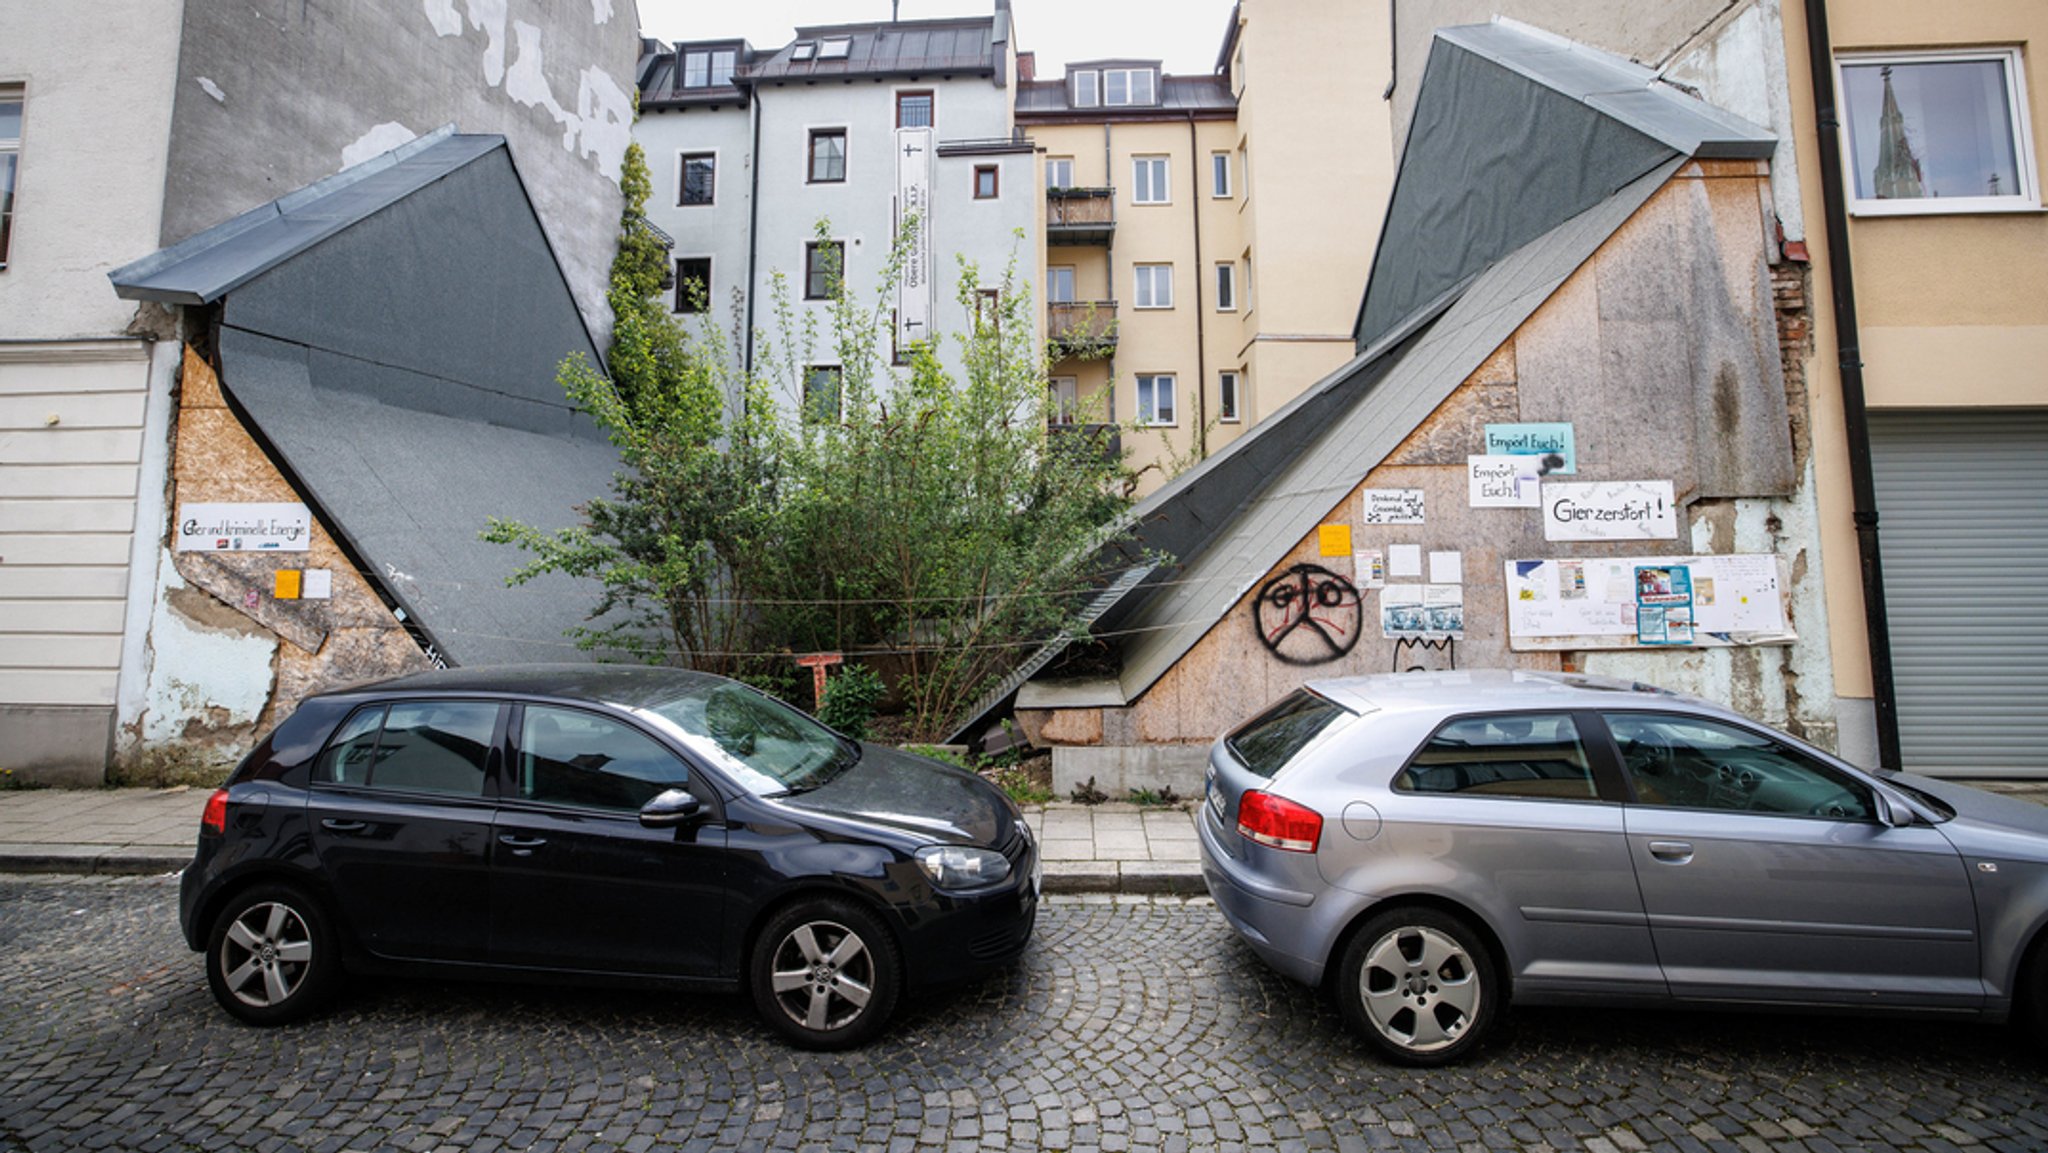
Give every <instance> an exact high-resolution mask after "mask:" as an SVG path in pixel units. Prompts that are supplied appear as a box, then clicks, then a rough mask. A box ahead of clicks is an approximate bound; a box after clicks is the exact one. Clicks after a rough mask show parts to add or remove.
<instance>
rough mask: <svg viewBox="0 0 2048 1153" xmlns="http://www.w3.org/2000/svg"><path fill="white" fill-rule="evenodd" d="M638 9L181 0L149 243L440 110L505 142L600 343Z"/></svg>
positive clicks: (348, 157) (370, 149)
mask: <svg viewBox="0 0 2048 1153" xmlns="http://www.w3.org/2000/svg"><path fill="white" fill-rule="evenodd" d="M636 24H637V18H636V15H635V10H634V6H633V5H632V4H613V3H593V4H585V3H548V2H546V0H460V2H458V0H350V2H348V3H340V2H337V0H313V2H307V0H188V2H187V3H186V4H185V16H184V30H183V44H182V49H181V52H180V54H179V57H178V78H177V98H176V112H175V115H174V118H173V120H172V124H171V138H170V165H169V176H168V179H167V181H166V185H165V194H164V215H163V232H162V238H161V242H162V243H163V244H165V245H169V244H174V243H176V242H178V241H180V240H183V239H184V238H186V237H188V236H191V235H192V234H193V233H196V232H199V231H201V230H203V229H205V228H209V227H211V226H213V225H215V224H218V223H220V222H221V221H223V220H226V219H228V218H230V217H232V216H234V215H235V214H237V213H240V212H245V211H247V210H248V209H251V208H254V207H256V206H257V205H260V204H263V203H266V202H268V201H270V200H273V199H275V198H277V197H279V196H282V195H284V194H285V193H287V192H290V191H292V190H293V189H296V188H300V187H302V186H304V185H307V184H310V183H312V182H313V181H315V180H318V179H319V178H321V177H323V176H327V175H331V174H332V173H334V172H337V171H339V170H341V169H342V168H344V167H347V166H348V165H349V164H351V163H354V162H355V161H358V160H363V159H367V158H368V157H369V156H373V155H375V154H376V153H378V152H381V151H383V150H385V149H388V148H391V147H394V146H396V145H397V144H400V143H403V142H404V141H405V140H408V139H411V138H412V137H413V136H417V135H420V134H423V133H426V132H429V131H431V130H433V129H435V128H438V127H440V126H441V125H443V124H445V123H448V122H450V121H453V122H454V123H455V124H456V125H457V127H458V128H460V129H461V130H462V131H464V132H491V133H499V134H502V135H504V136H505V137H506V138H507V139H508V140H509V141H510V142H511V145H512V153H513V156H514V158H515V159H516V161H517V163H518V164H519V166H520V170H521V174H522V175H523V177H524V178H525V181H526V186H527V190H528V194H529V195H530V196H531V197H532V198H533V201H534V207H535V208H536V209H537V210H538V211H539V213H540V218H541V222H542V224H543V226H544V227H545V228H546V229H547V233H548V236H549V239H550V241H551V242H552V244H553V245H554V249H555V252H556V255H557V256H558V257H559V258H560V259H561V261H562V264H563V268H564V271H565V272H566V273H567V275H568V279H569V283H570V285H571V286H572V288H573V290H574V292H575V294H576V300H577V304H578V306H579V307H580V308H581V309H582V312H583V315H584V317H585V318H586V320H587V321H588V322H589V323H590V324H591V327H592V328H593V330H595V331H596V332H597V333H598V341H597V343H598V345H599V347H603V346H604V344H605V337H604V334H605V333H606V332H608V331H609V329H610V317H609V314H608V311H607V309H606V307H605V303H604V289H605V282H606V279H607V275H608V271H609V268H610V264H611V258H612V252H613V248H614V245H615V237H616V235H617V231H618V221H619V210H620V207H621V205H622V203H623V202H622V200H621V198H620V193H619V187H618V178H619V165H620V162H621V160H622V159H623V158H624V156H625V151H626V145H627V143H628V142H629V141H630V139H631V130H632V119H633V101H632V93H633V70H634V65H635V62H636V60H637V59H638V55H639V49H640V40H639V29H638V28H637V26H636ZM145 252H147V248H143V249H140V250H138V251H136V252H133V253H131V254H129V257H130V258H131V259H132V258H133V257H135V256H141V255H143V254H144V253H145Z"/></svg>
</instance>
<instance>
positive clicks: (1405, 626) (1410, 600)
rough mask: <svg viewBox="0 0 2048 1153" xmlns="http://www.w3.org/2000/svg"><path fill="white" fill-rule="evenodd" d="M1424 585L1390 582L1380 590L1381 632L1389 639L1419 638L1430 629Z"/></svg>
mask: <svg viewBox="0 0 2048 1153" xmlns="http://www.w3.org/2000/svg"><path fill="white" fill-rule="evenodd" d="M1422 592H1423V589H1422V586H1421V585H1415V584H1390V585H1388V586H1387V587H1386V588H1384V589H1381V590H1380V632H1381V634H1382V635H1384V636H1385V637H1386V638H1387V639H1388V640H1390V641H1395V640H1401V639H1404V638H1419V637H1422V636H1423V635H1425V634H1426V633H1427V632H1428V631H1429V614H1428V611H1427V610H1426V609H1425V608H1424V607H1423V596H1422Z"/></svg>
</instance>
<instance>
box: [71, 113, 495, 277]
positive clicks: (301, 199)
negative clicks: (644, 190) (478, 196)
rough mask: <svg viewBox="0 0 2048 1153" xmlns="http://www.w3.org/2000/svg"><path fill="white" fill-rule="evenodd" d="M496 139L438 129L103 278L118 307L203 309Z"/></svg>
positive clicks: (472, 157)
mask: <svg viewBox="0 0 2048 1153" xmlns="http://www.w3.org/2000/svg"><path fill="white" fill-rule="evenodd" d="M503 147H505V138H504V137H503V136H496V135H461V134H457V133H456V132H455V130H454V127H453V126H452V125H451V126H444V127H442V128H439V129H437V130H435V131H433V132H431V133H428V134H427V135H425V136H422V137H420V138H419V139H417V140H413V141H409V142H408V143H406V144H404V145H401V146H399V147H398V148H394V149H392V150H391V151H389V152H386V153H384V154H382V155H381V156H376V157H372V158H371V159H369V160H365V161H363V162H362V163H360V164H356V165H352V166H350V167H348V168H345V169H343V170H342V171H340V172H338V173H336V174H334V175H333V176H329V177H327V178H326V179H324V180H319V181H315V182H314V183H312V184H309V185H307V186H306V187H304V188H301V189H299V190H298V191H296V192H292V193H290V194H288V195H285V196H281V197H279V198H278V199H276V200H273V201H271V202H270V203H268V204H265V205H263V206H262V207H260V208H253V209H250V210H249V211H248V212H244V213H243V214H241V215H240V216H237V217H234V218H233V219H230V220H226V221H223V222H221V223H220V224H217V225H214V226H213V227H212V228H209V229H207V230H206V231H204V232H201V233H198V234H196V235H194V236H191V237H188V238H187V239H185V240H183V241H180V242H179V243H177V244H174V245H172V246H171V247H169V248H165V249H160V250H158V251H156V252H153V253H151V254H150V255H148V256H145V257H143V258H142V259H140V260H137V261H134V262H133V263H130V264H125V265H123V266H121V267H120V268H117V269H115V270H114V271H112V272H110V273H108V274H107V277H108V279H109V280H111V281H113V284H114V293H115V295H117V296H119V297H121V298H122V299H123V300H156V301H162V302H164V303H166V304H208V303H211V302H213V301H215V300H218V299H220V298H221V297H222V296H225V295H226V294H227V293H229V292H231V291H233V290H234V289H235V288H238V287H240V286H241V285H243V284H245V283H247V282H248V281H250V280H251V279H253V278H255V277H257V276H260V275H262V274H263V273H264V272H266V271H268V270H270V269H272V268H275V267H276V266H277V265H279V264H280V263H282V262H284V261H285V260H287V259H289V258H291V257H292V256H295V255H297V254H298V253H301V252H304V251H306V250H307V249H309V248H311V247H313V246H314V245H316V244H318V243H320V242H321V241H323V240H325V239H327V238H328V237H330V236H333V235H334V234H336V233H338V232H340V231H342V230H343V229H345V228H347V227H349V226H350V225H352V224H354V223H356V222H357V221H360V220H362V219H364V218H366V217H368V216H370V215H372V214H374V213H376V212H379V211H381V210H383V209H384V208H387V207H389V206H390V205H392V204H394V203H396V202H398V201H400V200H403V199H404V198H405V197H407V196H410V195H411V194H413V193H414V192H417V191H418V190H419V189H421V188H424V187H426V186H427V185H429V184H432V183H433V182H434V181H436V180H439V179H441V178H442V177H444V176H447V175H448V174H449V173H451V172H454V171H456V170H457V169H460V168H462V167H463V166H464V165H467V164H469V163H471V162H472V161H474V160H476V159H478V158H479V157H482V156H485V155H487V154H489V153H490V152H492V151H495V150H496V149H500V148H503Z"/></svg>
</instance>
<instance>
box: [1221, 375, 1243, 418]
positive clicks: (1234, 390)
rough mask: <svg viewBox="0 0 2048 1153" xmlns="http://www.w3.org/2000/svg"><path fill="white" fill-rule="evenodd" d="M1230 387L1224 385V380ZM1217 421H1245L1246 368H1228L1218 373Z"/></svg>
mask: <svg viewBox="0 0 2048 1153" xmlns="http://www.w3.org/2000/svg"><path fill="white" fill-rule="evenodd" d="M1226 381H1228V382H1229V387H1228V388H1225V387H1224V382H1226ZM1216 423H1218V424H1242V423H1244V370H1243V369H1241V368H1226V369H1222V370H1219V371H1218V372H1217V373H1216Z"/></svg>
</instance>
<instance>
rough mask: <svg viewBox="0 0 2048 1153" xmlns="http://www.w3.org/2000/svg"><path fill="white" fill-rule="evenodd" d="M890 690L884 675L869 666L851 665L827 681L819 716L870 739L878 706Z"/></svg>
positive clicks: (844, 730)
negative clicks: (869, 730) (870, 731)
mask: <svg viewBox="0 0 2048 1153" xmlns="http://www.w3.org/2000/svg"><path fill="white" fill-rule="evenodd" d="M884 691H886V690H885V688H884V686H883V684H882V678H881V677H880V676H878V675H877V674H876V673H875V670H873V669H871V668H869V667H867V666H866V665H847V666H846V668H845V670H844V671H842V672H841V673H840V674H839V675H838V676H835V677H830V678H828V679H827V680H826V681H825V692H824V694H823V696H822V697H821V698H820V699H819V701H818V719H819V720H821V721H823V722H825V723H826V724H828V725H831V726H832V727H833V728H835V729H838V730H839V731H840V732H842V733H845V734H846V735H847V736H849V737H852V738H853V739H854V740H857V741H864V740H867V738H868V725H869V724H870V723H872V722H873V721H874V719H875V705H876V704H878V703H880V701H881V699H882V694H883V692H884Z"/></svg>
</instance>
